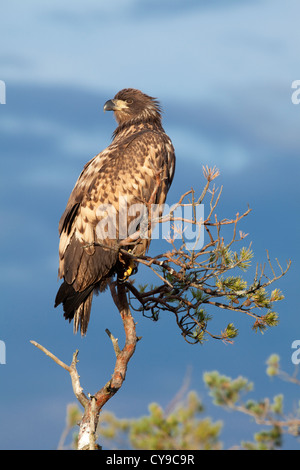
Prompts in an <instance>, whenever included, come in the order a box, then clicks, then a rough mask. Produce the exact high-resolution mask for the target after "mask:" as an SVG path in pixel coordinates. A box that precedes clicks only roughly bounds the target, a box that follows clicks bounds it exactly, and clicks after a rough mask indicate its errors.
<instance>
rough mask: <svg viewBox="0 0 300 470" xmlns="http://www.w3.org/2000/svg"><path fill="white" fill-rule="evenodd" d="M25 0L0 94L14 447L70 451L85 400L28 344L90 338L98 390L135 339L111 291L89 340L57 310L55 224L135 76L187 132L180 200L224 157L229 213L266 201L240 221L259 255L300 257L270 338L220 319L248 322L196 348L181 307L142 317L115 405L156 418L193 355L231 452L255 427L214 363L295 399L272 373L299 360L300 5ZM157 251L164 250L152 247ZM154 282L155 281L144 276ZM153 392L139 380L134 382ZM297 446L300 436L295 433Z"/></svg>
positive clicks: (9, 11) (13, 6)
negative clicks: (228, 400)
mask: <svg viewBox="0 0 300 470" xmlns="http://www.w3.org/2000/svg"><path fill="white" fill-rule="evenodd" d="M107 3H108V2H104V1H96V0H87V1H85V2H79V1H72V2H64V4H63V5H62V3H61V2H58V1H57V0H54V1H51V2H48V1H44V2H37V1H36V0H34V1H33V0H28V1H27V2H21V1H20V0H11V1H10V2H5V4H4V5H3V6H2V7H1V18H0V43H1V46H2V47H1V49H0V80H4V81H5V83H6V104H5V105H0V142H1V145H0V156H1V160H0V165H1V167H0V195H1V199H0V220H1V223H2V225H1V226H2V230H1V231H0V241H1V263H0V282H1V297H2V302H1V316H0V339H1V340H2V341H5V344H6V351H7V363H6V365H0V377H1V384H2V385H1V391H0V398H1V400H0V403H1V405H0V416H1V420H0V421H1V425H0V443H1V444H0V446H1V448H3V449H6V448H9V449H14V448H24V449H28V448H37V449H45V448H50V449H51V448H55V447H56V445H57V443H58V440H59V436H60V433H61V431H62V429H63V427H64V420H65V407H66V404H67V403H69V402H71V401H74V399H73V395H72V390H71V384H70V379H69V377H68V376H67V374H66V373H65V372H64V371H63V370H62V369H60V368H59V367H58V366H56V365H55V364H54V363H53V364H52V363H51V361H50V360H49V359H47V358H46V357H45V356H43V355H42V353H40V352H39V351H37V350H36V349H35V348H34V347H33V346H32V345H31V344H30V343H29V340H30V339H34V340H36V341H38V342H40V343H41V344H43V345H44V346H46V347H48V348H49V349H50V350H52V351H53V352H54V353H55V354H57V355H58V356H59V357H60V358H61V359H62V360H64V361H65V362H70V361H71V358H72V353H73V352H74V351H75V349H77V348H78V349H79V351H80V352H79V360H80V363H79V372H80V375H81V378H82V385H83V387H84V389H85V391H86V392H90V393H94V392H95V391H96V390H97V389H98V388H99V387H100V386H102V385H103V384H104V383H105V382H106V381H107V380H108V377H110V375H111V370H112V366H113V359H114V357H113V351H112V346H111V344H110V342H109V340H108V338H107V336H106V334H105V328H109V329H110V330H111V331H112V332H113V334H114V335H115V336H117V337H118V336H119V338H120V343H121V341H122V337H123V336H122V328H121V326H120V320H119V318H118V315H117V313H116V311H115V309H114V306H113V304H112V301H111V299H110V297H109V295H108V294H107V293H106V294H104V295H103V296H100V297H98V298H96V300H95V302H94V303H93V311H92V318H91V323H90V327H89V331H88V335H87V337H86V338H84V339H81V338H80V337H79V336H74V335H73V333H72V327H71V326H70V325H69V324H67V323H66V322H65V321H64V320H63V318H62V315H61V311H58V310H57V309H56V310H54V309H53V301H54V297H55V293H56V290H57V287H58V283H57V262H58V256H57V249H58V233H57V226H58V220H59V218H60V215H61V213H62V212H63V210H64V207H65V204H66V201H67V198H68V195H69V193H70V191H71V190H72V188H73V185H74V183H75V181H76V179H77V177H78V175H79V173H80V171H81V169H82V167H83V165H84V164H85V162H86V161H88V160H89V159H90V158H91V157H93V156H94V155H95V154H97V153H98V152H99V151H101V150H102V149H103V148H105V147H106V146H107V145H108V144H109V142H110V139H111V134H112V132H113V130H114V127H115V122H114V120H113V116H112V115H111V114H108V113H106V114H104V113H103V111H102V106H103V104H104V102H105V101H106V100H107V99H109V98H111V97H112V96H114V94H115V93H116V92H117V91H118V90H120V89H121V88H124V87H135V88H139V89H141V90H142V91H144V92H146V93H149V94H150V95H152V96H156V97H158V98H159V99H160V101H161V103H162V105H163V108H164V127H165V129H166V131H167V132H168V134H169V135H170V137H171V138H172V140H173V143H174V146H175V149H176V154H177V171H176V175H175V179H174V184H173V186H172V188H171V191H170V194H169V200H168V202H169V203H170V204H172V203H173V202H175V201H176V198H177V197H178V196H179V195H180V194H181V193H182V192H184V191H185V190H187V189H189V188H190V187H191V186H193V187H194V188H199V192H201V189H202V186H203V183H204V181H203V177H202V165H212V166H213V165H216V166H217V167H218V168H219V169H220V172H221V177H220V179H219V184H220V185H221V184H222V185H223V187H224V189H223V198H222V202H221V204H220V208H219V213H220V217H232V216H234V215H235V214H236V212H242V211H243V210H245V209H246V208H247V204H248V203H249V205H250V206H251V208H252V209H253V211H252V213H251V215H250V216H249V217H248V218H247V219H246V220H244V221H243V224H242V226H241V228H242V229H243V230H244V231H245V232H247V233H249V241H250V240H252V242H253V249H254V252H255V262H259V263H263V262H264V261H265V260H266V255H265V250H266V248H268V249H269V251H270V255H271V258H273V259H274V258H275V257H277V258H278V259H279V261H280V262H282V264H284V263H285V261H286V260H287V259H288V258H292V260H293V265H292V268H291V270H290V272H289V273H288V275H287V276H286V277H285V278H284V279H282V280H281V281H280V282H279V283H278V286H277V287H279V288H281V289H282V290H283V291H284V294H285V296H286V298H285V300H284V301H283V302H282V303H281V304H280V305H279V306H278V311H279V313H280V324H279V326H278V327H276V328H275V329H272V330H269V331H268V332H266V333H265V334H264V335H260V334H256V335H255V334H254V333H253V332H252V331H251V326H252V324H251V322H249V319H247V318H246V319H244V318H239V317H235V316H233V315H230V314H229V313H226V314H224V312H221V314H220V313H218V315H217V317H216V319H215V322H216V325H217V327H218V328H222V327H224V326H225V325H227V323H229V322H230V321H233V322H234V323H235V325H236V326H237V327H238V328H239V330H240V335H239V337H238V338H237V340H236V342H235V344H234V345H233V346H225V345H223V344H222V343H217V342H215V341H209V342H208V343H207V344H205V345H204V346H203V347H191V346H188V345H187V344H186V343H185V342H184V340H183V339H182V338H181V337H180V335H179V333H178V332H177V330H176V328H175V324H174V321H173V319H172V318H170V317H163V316H162V318H161V320H160V321H159V322H158V323H152V322H150V321H148V320H147V319H144V318H137V319H136V320H137V321H138V335H140V336H143V340H142V341H141V342H139V344H138V349H137V351H136V354H135V356H134V358H133V359H132V361H131V362H130V365H129V369H128V375H127V378H126V382H125V384H124V386H123V388H122V390H121V391H120V392H119V393H118V394H117V395H116V396H115V397H114V398H113V400H111V401H110V403H109V404H108V406H107V409H110V410H112V411H114V412H116V413H117V414H118V415H119V416H121V417H128V416H134V415H135V416H140V415H142V414H145V413H146V412H147V405H148V404H149V403H150V402H151V401H157V402H159V403H160V404H161V405H162V406H166V405H167V404H168V403H169V402H170V401H171V400H172V398H173V396H174V395H175V394H176V392H177V390H178V389H179V388H180V386H181V383H182V379H183V376H184V375H185V372H186V370H187V368H188V367H189V366H191V367H192V383H191V388H193V389H196V390H197V391H198V393H199V394H200V396H201V397H202V399H203V401H204V404H205V405H206V406H207V408H208V414H210V415H211V416H213V417H214V418H215V419H224V422H225V430H224V435H223V436H222V439H223V441H224V446H225V447H229V446H231V445H233V444H235V443H237V442H239V441H240V439H250V438H251V436H252V433H253V431H255V430H256V427H255V426H254V425H253V424H251V425H249V426H248V423H249V421H248V419H247V418H245V419H243V418H242V417H240V416H236V415H232V414H228V413H224V412H222V410H219V409H216V408H214V407H212V406H211V405H210V399H209V397H208V395H207V391H206V389H205V387H204V385H203V381H202V374H203V372H205V371H207V370H212V369H217V370H219V371H220V372H221V373H224V374H227V375H230V376H232V377H235V376H237V375H244V376H247V377H249V379H250V380H252V381H254V382H255V390H254V392H253V396H254V397H255V398H263V397H265V396H273V395H274V394H276V393H281V392H283V393H285V394H286V396H287V402H286V407H287V411H292V409H293V406H294V405H295V404H297V402H298V399H297V393H296V391H295V390H294V388H293V387H290V386H289V385H288V384H286V383H281V382H278V381H276V380H273V381H270V380H269V379H268V378H266V376H265V372H264V370H265V361H266V359H267V357H268V356H269V355H270V354H271V353H273V352H277V353H279V354H280V356H281V358H282V362H283V366H284V367H285V368H286V369H288V370H289V371H291V372H292V371H293V365H292V363H291V354H292V349H291V344H292V342H293V341H294V340H297V339H300V324H299V323H300V322H299V308H298V297H297V293H298V285H299V265H298V261H299V246H298V242H299V218H298V214H299V183H298V176H299V169H300V163H299V154H300V142H299V119H300V105H298V106H297V105H294V104H292V101H291V95H292V91H293V90H292V89H291V84H292V82H293V81H294V80H297V79H300V71H299V59H298V50H297V44H299V40H300V31H299V27H298V18H299V13H300V6H299V2H297V1H296V0H290V1H289V2H288V3H287V4H285V5H284V6H283V4H282V2H281V1H279V0H265V1H263V0H261V1H259V0H257V1H246V0H245V1H233V0H232V1H227V2H224V1H217V0H215V1H211V2H204V1H199V0H197V1H196V0H188V1H185V2H182V1H177V0H172V1H171V0H160V1H156V0H155V1H153V0H152V1H150V0H139V1H137V0H136V1H134V0H118V1H117V0H111V1H110V2H109V4H107ZM153 250H155V246H154V247H153ZM139 276H140V278H139V281H140V282H142V281H143V280H144V279H147V274H146V273H145V272H144V271H143V270H141V271H140V273H139ZM137 383H138V384H139V387H138V388H137V387H136V384H137ZM286 446H287V447H292V446H295V442H294V441H293V440H287V441H286Z"/></svg>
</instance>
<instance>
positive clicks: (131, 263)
mask: <svg viewBox="0 0 300 470" xmlns="http://www.w3.org/2000/svg"><path fill="white" fill-rule="evenodd" d="M136 273H137V266H136V264H135V262H134V261H133V260H132V259H131V260H130V261H129V266H128V268H127V269H126V271H124V273H123V277H120V278H119V282H125V281H127V279H128V278H129V277H130V276H132V275H133V274H136Z"/></svg>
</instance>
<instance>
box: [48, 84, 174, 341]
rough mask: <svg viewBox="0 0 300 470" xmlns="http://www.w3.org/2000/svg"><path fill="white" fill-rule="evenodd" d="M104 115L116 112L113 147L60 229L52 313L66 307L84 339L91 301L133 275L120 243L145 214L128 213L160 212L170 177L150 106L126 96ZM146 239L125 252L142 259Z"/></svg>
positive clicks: (80, 187)
mask: <svg viewBox="0 0 300 470" xmlns="http://www.w3.org/2000/svg"><path fill="white" fill-rule="evenodd" d="M104 111H114V115H115V118H116V121H117V123H118V127H117V128H116V130H115V131H114V133H113V140H112V143H111V144H110V145H109V146H108V147H107V148H106V149H105V150H103V151H102V152H101V153H99V154H98V155H96V156H95V157H94V158H93V159H92V160H90V161H89V162H88V163H87V164H86V165H85V166H84V168H83V171H82V173H81V174H80V176H79V178H78V180H77V182H76V184H75V187H74V189H73V191H72V193H71V195H70V198H69V200H68V203H67V207H66V209H65V211H64V213H63V215H62V217H61V219H60V222H59V234H60V244H59V270H58V274H59V278H60V279H62V278H63V283H62V285H61V286H60V288H59V290H58V292H57V295H56V299H55V307H57V306H58V305H59V304H63V309H64V317H65V318H66V319H68V320H69V321H70V322H71V320H72V319H73V318H74V331H75V332H77V330H78V328H79V327H80V331H81V334H82V335H84V334H86V331H87V327H88V322H89V318H90V311H91V304H92V298H93V293H94V292H96V293H98V292H99V291H103V290H104V289H105V287H106V285H107V283H108V281H109V279H110V278H111V277H112V276H113V275H114V274H117V276H118V278H119V279H122V278H126V277H127V276H128V275H129V274H130V272H131V268H130V266H129V259H127V260H126V259H125V258H124V256H123V257H122V256H121V255H120V252H119V250H120V247H121V245H120V243H121V241H122V240H124V239H126V240H127V236H128V233H127V232H126V227H128V226H130V224H131V223H132V221H133V222H134V224H135V229H134V230H132V228H131V233H130V234H129V235H131V234H132V233H135V234H136V233H139V232H138V231H139V229H140V225H141V223H142V217H144V215H145V214H143V213H142V212H143V211H142V210H140V212H138V213H137V211H130V208H131V207H138V208H139V207H140V206H141V204H142V203H144V204H145V206H146V207H147V205H150V204H152V203H153V204H159V205H160V204H163V203H164V202H165V200H166V196H167V193H168V190H169V188H170V185H171V183H172V180H173V175H174V169H175V153H174V148H173V145H172V142H171V140H170V138H169V137H168V136H167V135H166V134H165V131H164V129H163V127H162V124H161V108H160V105H159V102H158V101H157V100H156V99H155V98H152V97H151V96H148V95H146V94H144V93H142V92H141V91H139V90H135V89H132V88H126V89H124V90H121V91H119V92H118V93H117V94H116V96H115V97H114V98H113V99H111V100H109V101H107V102H106V103H105V105H104ZM124 204H125V209H126V211H125V212H124ZM121 206H122V207H121ZM146 212H147V211H146ZM121 213H122V214H121ZM124 213H125V214H126V215H125V220H124ZM119 216H120V217H119ZM121 216H122V217H123V218H122V217H121ZM121 225H122V226H121ZM149 230H150V232H151V228H150V229H149ZM121 232H122V233H121ZM148 235H149V233H148ZM150 236H151V233H150ZM150 236H148V238H147V237H139V238H136V239H135V244H134V245H132V244H130V245H129V246H127V247H125V246H122V248H125V249H126V250H129V249H131V250H132V252H133V253H134V254H137V255H141V254H144V253H145V252H146V250H147V249H148V247H149V243H150Z"/></svg>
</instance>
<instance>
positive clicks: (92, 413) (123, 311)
mask: <svg viewBox="0 0 300 470" xmlns="http://www.w3.org/2000/svg"><path fill="white" fill-rule="evenodd" d="M111 293H112V297H113V300H114V303H115V305H116V307H117V308H118V310H119V313H120V316H121V318H122V322H123V326H124V331H125V345H124V347H123V349H122V350H121V349H120V348H119V345H118V340H117V339H116V338H114V337H113V335H112V334H111V333H110V332H108V330H107V332H108V335H109V337H110V339H111V341H112V344H113V348H114V351H115V355H116V362H115V367H114V371H113V374H112V377H111V379H110V380H109V381H108V382H107V383H106V384H105V385H104V386H103V387H102V388H101V389H100V390H98V392H97V393H95V394H94V395H88V396H86V395H85V393H84V392H83V389H82V387H81V385H80V376H79V374H78V372H77V367H76V365H77V363H78V359H77V356H78V350H77V351H76V352H75V353H74V354H73V359H72V362H71V364H70V366H68V365H67V364H65V363H64V362H63V361H61V360H60V359H58V358H57V357H56V356H55V355H54V354H52V353H51V352H50V351H49V350H48V349H46V348H45V347H44V346H41V345H40V344H38V343H37V342H36V341H31V343H32V344H33V345H34V346H36V347H37V348H38V349H40V350H41V351H43V352H44V353H45V354H46V355H47V356H48V357H50V358H51V359H52V360H53V361H54V362H55V363H56V364H57V365H59V366H60V367H62V368H63V369H65V370H66V371H68V372H69V374H70V376H71V380H72V386H73V392H74V394H75V396H76V398H77V400H78V401H79V403H80V404H81V405H82V406H83V408H84V413H83V416H82V419H81V422H80V426H79V436H78V450H94V449H97V445H96V429H97V425H98V420H99V414H100V412H101V410H102V408H103V406H104V405H105V403H107V402H108V400H110V398H112V397H113V396H114V395H115V393H117V391H118V390H119V389H120V388H121V387H122V384H123V382H124V380H125V377H126V372H127V366H128V362H129V360H130V358H131V357H132V355H133V354H134V351H135V347H136V343H137V340H138V338H137V337H136V329H135V323H134V319H133V317H132V315H131V311H130V308H129V305H128V301H127V294H126V286H125V285H124V284H121V283H120V284H119V283H112V284H111Z"/></svg>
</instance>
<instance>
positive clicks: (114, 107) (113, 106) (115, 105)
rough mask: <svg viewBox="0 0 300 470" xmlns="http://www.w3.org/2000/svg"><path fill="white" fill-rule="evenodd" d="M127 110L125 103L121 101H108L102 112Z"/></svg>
mask: <svg viewBox="0 0 300 470" xmlns="http://www.w3.org/2000/svg"><path fill="white" fill-rule="evenodd" d="M126 108H128V106H127V103H126V101H123V100H108V101H106V103H105V105H104V107H103V111H104V112H105V111H121V110H122V109H126Z"/></svg>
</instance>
